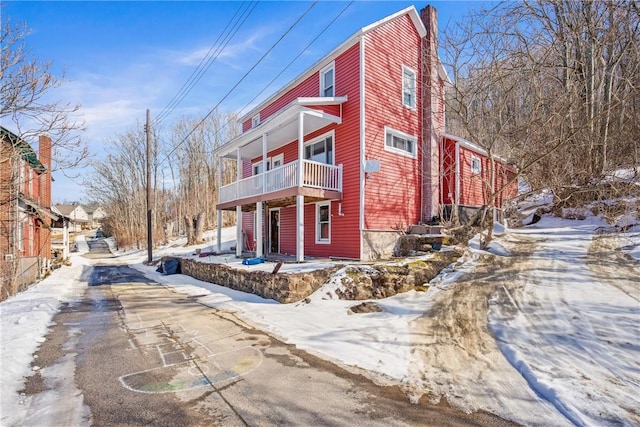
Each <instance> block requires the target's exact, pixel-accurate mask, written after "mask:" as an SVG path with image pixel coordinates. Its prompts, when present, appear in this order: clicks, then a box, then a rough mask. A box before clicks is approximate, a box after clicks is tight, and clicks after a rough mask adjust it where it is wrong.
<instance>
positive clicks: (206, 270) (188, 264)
mask: <svg viewBox="0 0 640 427" xmlns="http://www.w3.org/2000/svg"><path fill="white" fill-rule="evenodd" d="M180 269H181V271H182V274H186V275H188V276H191V277H194V278H196V279H198V280H202V281H205V282H210V283H215V284H217V285H221V286H225V287H227V288H231V289H235V290H238V291H242V292H250V293H252V294H256V295H259V296H261V297H264V298H270V299H274V300H276V301H278V302H281V303H291V302H296V301H300V300H302V299H304V298H306V297H308V296H309V295H311V294H312V293H314V292H315V291H316V290H318V289H319V288H320V287H321V286H322V285H324V284H325V283H326V282H327V281H328V280H329V278H330V277H331V275H333V273H335V272H336V271H337V270H338V268H337V267H332V268H326V269H324V270H317V271H314V272H313V273H297V274H296V273H292V274H283V273H277V274H271V273H270V272H265V271H251V270H249V271H247V270H237V269H234V268H231V267H229V266H227V265H224V264H211V263H202V262H198V261H195V260H192V259H180Z"/></svg>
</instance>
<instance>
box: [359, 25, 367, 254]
mask: <svg viewBox="0 0 640 427" xmlns="http://www.w3.org/2000/svg"><path fill="white" fill-rule="evenodd" d="M364 48H365V38H364V35H361V36H360V200H359V204H360V209H359V215H360V218H359V219H358V222H359V226H358V228H359V234H360V259H364V204H365V184H366V174H365V173H364V163H365V129H366V120H365V111H364V105H365V103H364V101H365V100H364V93H365V80H364V73H365V69H364V67H365V61H364V59H365V57H364Z"/></svg>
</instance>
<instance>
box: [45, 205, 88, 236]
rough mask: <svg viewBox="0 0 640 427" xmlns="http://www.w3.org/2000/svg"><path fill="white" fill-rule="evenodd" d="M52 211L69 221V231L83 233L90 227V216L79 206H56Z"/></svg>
mask: <svg viewBox="0 0 640 427" xmlns="http://www.w3.org/2000/svg"><path fill="white" fill-rule="evenodd" d="M52 210H53V211H54V212H55V213H57V214H59V215H60V216H62V217H65V218H67V219H68V220H69V231H71V232H73V231H81V230H82V228H83V227H87V226H89V214H88V213H87V211H86V210H84V208H83V207H82V206H80V205H78V204H70V205H69V204H63V205H55V206H53V208H52Z"/></svg>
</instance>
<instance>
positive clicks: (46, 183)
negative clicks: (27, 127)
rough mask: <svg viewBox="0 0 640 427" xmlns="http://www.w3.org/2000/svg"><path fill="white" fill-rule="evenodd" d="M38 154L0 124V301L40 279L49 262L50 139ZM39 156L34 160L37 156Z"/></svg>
mask: <svg viewBox="0 0 640 427" xmlns="http://www.w3.org/2000/svg"><path fill="white" fill-rule="evenodd" d="M39 154H40V155H39V156H38V155H37V154H36V152H35V151H34V150H33V148H32V147H31V146H30V145H29V144H28V143H27V142H25V141H24V140H22V139H21V138H19V137H18V136H17V135H15V134H14V133H12V132H10V131H9V130H7V129H5V128H4V127H0V257H2V258H1V259H0V280H1V282H2V283H1V285H2V292H1V294H0V300H2V299H5V298H6V297H8V296H10V295H13V294H15V293H16V292H17V291H18V290H20V289H21V288H23V287H25V286H27V285H29V284H31V283H33V282H35V281H36V280H37V279H38V278H40V277H41V274H42V272H43V271H44V270H46V269H47V268H48V267H49V264H50V262H51V221H52V220H53V219H56V218H57V216H56V215H54V214H53V213H52V212H51V167H50V165H51V139H50V138H49V137H48V136H46V135H41V136H40V138H39ZM38 157H39V158H38Z"/></svg>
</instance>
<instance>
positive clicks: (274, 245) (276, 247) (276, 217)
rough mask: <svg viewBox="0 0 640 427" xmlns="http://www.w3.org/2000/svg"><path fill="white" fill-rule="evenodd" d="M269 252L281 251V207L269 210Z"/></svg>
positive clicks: (276, 252)
mask: <svg viewBox="0 0 640 427" xmlns="http://www.w3.org/2000/svg"><path fill="white" fill-rule="evenodd" d="M269 252H270V253H272V254H278V253H280V209H271V210H270V211H269Z"/></svg>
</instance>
